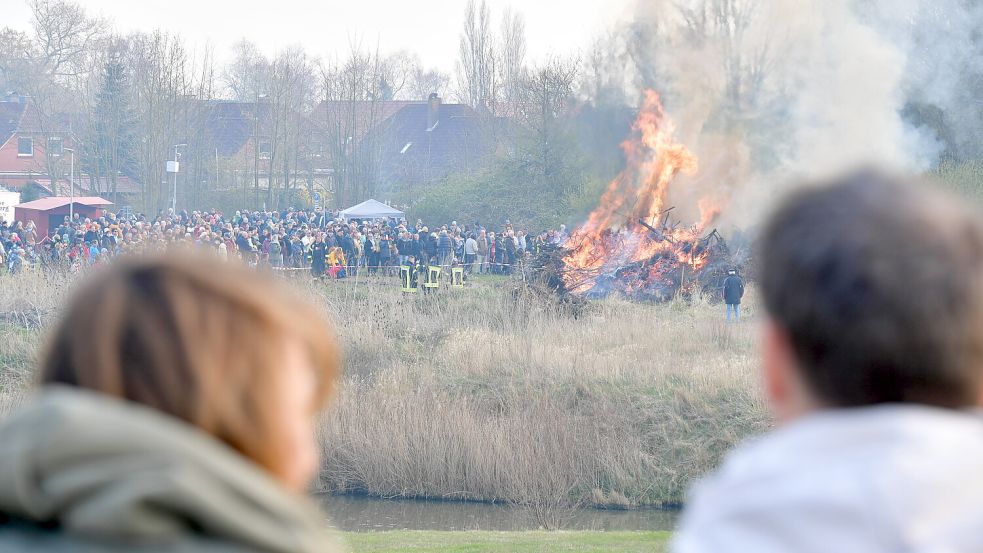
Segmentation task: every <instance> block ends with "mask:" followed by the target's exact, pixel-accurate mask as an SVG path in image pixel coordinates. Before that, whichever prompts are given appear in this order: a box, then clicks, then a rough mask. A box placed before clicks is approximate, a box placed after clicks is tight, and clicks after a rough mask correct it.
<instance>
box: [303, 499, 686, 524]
mask: <svg viewBox="0 0 983 553" xmlns="http://www.w3.org/2000/svg"><path fill="white" fill-rule="evenodd" d="M317 499H318V501H319V502H320V504H321V506H322V507H323V509H324V511H325V513H327V515H328V518H329V519H330V521H331V523H332V524H333V525H334V526H335V527H336V528H338V529H339V530H342V531H345V532H372V531H383V530H447V531H455V530H457V531H460V530H489V531H498V532H515V531H522V530H536V529H538V528H539V524H537V522H536V520H535V517H534V516H532V514H531V513H530V512H529V511H527V510H525V509H523V508H520V507H515V506H512V505H506V504H494V503H468V502H458V501H428V500H418V499H412V500H403V499H378V498H372V497H364V496H350V495H321V496H318V498H317ZM678 517H679V512H678V511H672V510H663V509H635V510H630V511H626V510H599V509H581V510H577V511H575V512H573V513H571V514H570V516H569V518H567V517H565V519H566V523H565V524H564V526H563V528H564V529H565V530H604V531H656V530H673V529H674V528H675V525H676V521H677V519H678Z"/></svg>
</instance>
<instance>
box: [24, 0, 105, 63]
mask: <svg viewBox="0 0 983 553" xmlns="http://www.w3.org/2000/svg"><path fill="white" fill-rule="evenodd" d="M28 6H29V7H30V8H31V14H32V21H31V26H32V28H33V30H34V35H35V40H36V41H37V44H38V49H39V54H40V55H41V58H42V61H43V64H44V68H45V71H46V72H47V73H48V74H49V75H51V76H52V77H54V78H55V79H56V80H60V79H65V78H70V77H77V76H78V75H80V74H81V73H84V72H85V71H87V70H88V69H89V68H90V61H91V55H92V53H93V52H94V51H95V50H96V49H97V48H96V47H97V45H98V44H99V43H100V42H101V41H102V40H103V39H105V37H106V35H107V34H108V29H109V25H108V23H107V22H106V20H104V19H102V18H96V17H90V16H89V15H88V14H87V13H86V11H85V9H84V8H83V7H82V6H81V4H76V3H74V2H68V1H66V0H29V1H28Z"/></svg>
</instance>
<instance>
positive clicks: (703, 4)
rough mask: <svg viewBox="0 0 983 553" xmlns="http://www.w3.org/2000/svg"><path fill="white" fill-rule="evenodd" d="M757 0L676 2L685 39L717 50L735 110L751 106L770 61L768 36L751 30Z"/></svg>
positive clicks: (758, 8)
mask: <svg viewBox="0 0 983 553" xmlns="http://www.w3.org/2000/svg"><path fill="white" fill-rule="evenodd" d="M760 8H761V2H760V0H699V1H697V2H690V3H688V4H687V3H680V4H677V9H678V11H679V14H680V15H681V16H682V18H683V21H684V22H685V23H684V29H685V33H684V37H685V40H686V41H687V42H688V43H689V44H690V45H691V46H693V47H696V48H706V47H709V48H713V49H715V50H716V51H717V52H718V53H719V57H718V59H720V62H721V64H722V67H721V68H720V69H721V70H722V71H723V73H724V75H725V78H726V85H725V86H726V97H727V100H728V102H729V103H730V104H731V107H732V108H733V109H735V110H737V111H740V110H742V109H745V108H748V107H752V106H754V105H755V104H756V103H757V102H758V100H759V94H760V92H761V89H762V85H763V84H764V79H765V76H766V74H767V69H768V66H769V65H770V63H771V55H772V52H771V48H770V42H769V41H768V40H763V39H762V37H761V36H758V33H752V27H753V26H754V24H755V18H756V17H757V16H758V15H759V13H760Z"/></svg>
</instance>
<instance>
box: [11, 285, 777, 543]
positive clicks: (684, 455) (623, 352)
mask: <svg viewBox="0 0 983 553" xmlns="http://www.w3.org/2000/svg"><path fill="white" fill-rule="evenodd" d="M292 280H293V283H294V284H295V286H296V287H297V288H298V289H299V290H300V292H301V293H303V294H305V295H307V296H308V297H310V298H311V301H314V302H317V303H318V304H320V305H322V306H323V307H324V309H325V310H326V312H327V313H329V314H330V316H331V317H333V318H334V320H335V321H336V323H337V325H338V327H339V328H340V334H341V337H342V339H343V341H344V346H345V350H346V367H345V371H346V374H345V378H344V383H343V386H342V388H341V393H340V395H339V397H338V398H337V401H336V402H335V404H334V406H333V407H332V408H331V409H330V410H329V411H328V412H327V413H325V415H324V419H323V425H322V432H321V442H322V444H323V459H324V463H323V468H322V471H321V475H320V479H319V481H318V487H319V489H320V490H322V491H330V492H342V493H344V492H358V493H366V494H369V495H375V496H380V497H429V498H453V499H472V500H496V501H502V502H507V503H511V504H515V505H518V506H521V507H524V508H527V509H529V512H530V513H531V514H532V515H533V516H534V517H535V519H536V522H537V524H536V526H537V527H539V526H541V527H544V528H557V527H562V526H563V518H564V513H565V512H566V510H567V509H570V508H574V507H578V506H608V507H619V508H631V507H634V506H640V505H653V504H662V503H676V502H679V501H682V499H683V498H684V493H685V490H686V488H687V486H688V485H689V484H690V483H691V482H692V480H693V479H694V478H696V477H698V476H700V475H701V474H703V473H705V472H706V471H707V470H709V469H710V468H712V467H713V466H715V465H716V463H717V462H718V461H719V459H720V457H721V455H722V454H723V453H724V452H725V451H727V450H728V449H729V448H731V447H732V446H733V445H734V444H735V443H736V442H738V441H739V440H742V439H743V438H745V437H747V436H749V435H753V434H756V433H758V432H761V431H762V430H763V429H764V428H766V427H767V425H768V420H767V416H766V415H765V411H764V409H763V406H762V403H761V399H760V397H759V395H758V392H757V389H758V387H757V380H756V372H755V370H754V332H753V324H749V323H745V324H741V325H726V324H725V323H724V322H723V308H722V306H717V305H711V304H710V303H708V302H705V301H702V300H694V301H678V302H675V303H669V304H665V305H644V304H635V303H630V302H626V301H621V300H616V299H611V300H606V301H602V302H596V303H592V304H590V305H588V306H587V307H586V308H585V309H584V310H582V311H572V310H569V309H567V308H566V307H565V306H563V305H562V304H560V303H559V302H557V301H555V300H554V299H551V298H549V297H543V296H541V295H537V294H531V293H527V292H523V291H517V290H520V289H519V288H517V287H515V286H514V285H513V284H512V283H511V282H508V281H505V280H503V279H494V278H486V279H475V281H474V282H473V283H472V284H471V285H469V288H467V289H464V290H442V291H441V293H439V294H437V295H434V296H430V297H427V296H423V295H420V296H412V297H406V296H403V295H401V294H400V292H399V290H398V284H397V283H396V281H395V279H391V280H389V279H368V280H367V279H364V278H363V279H361V280H360V281H359V282H358V283H356V282H354V281H353V280H348V281H345V282H312V281H311V280H310V279H309V278H306V277H302V276H301V277H297V278H294V279H292ZM71 285H72V279H70V278H68V277H65V276H60V275H40V274H34V275H32V274H25V275H20V276H17V277H10V276H8V275H0V414H2V412H3V410H4V409H5V408H6V407H5V406H6V405H10V404H13V403H16V402H17V401H18V398H19V397H20V396H21V395H22V394H23V393H24V391H25V390H26V389H27V388H28V386H29V383H30V381H31V378H32V374H33V370H32V366H33V359H34V356H35V355H36V350H37V347H38V345H39V344H40V343H41V336H42V335H43V331H44V329H45V328H47V327H48V326H49V325H50V324H51V323H52V321H53V320H54V318H55V317H56V316H57V313H58V309H59V306H60V305H61V304H62V302H63V301H64V298H65V295H66V292H67V291H68V290H69V289H70V288H71ZM746 309H747V312H748V315H749V317H750V318H752V319H753V317H754V312H755V305H754V301H753V299H752V301H751V303H750V304H749V305H748V306H747V308H746Z"/></svg>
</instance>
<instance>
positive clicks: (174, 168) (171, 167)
mask: <svg viewBox="0 0 983 553" xmlns="http://www.w3.org/2000/svg"><path fill="white" fill-rule="evenodd" d="M185 146H187V144H175V145H174V161H168V162H167V172H168V173H173V174H174V193H173V194H172V195H171V213H172V214H175V215H176V214H177V173H178V169H179V168H180V164H179V163H178V160H179V159H181V153H180V152H178V151H177V149H178V148H183V147H185Z"/></svg>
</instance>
